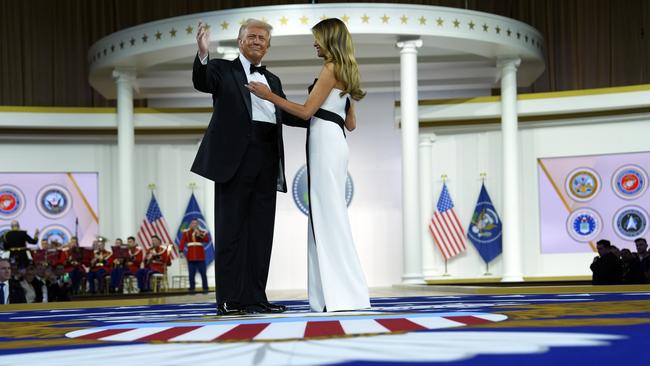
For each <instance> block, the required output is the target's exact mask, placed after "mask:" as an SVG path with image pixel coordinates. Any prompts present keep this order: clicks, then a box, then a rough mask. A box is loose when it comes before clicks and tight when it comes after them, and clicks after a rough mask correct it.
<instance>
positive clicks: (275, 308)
mask: <svg viewBox="0 0 650 366" xmlns="http://www.w3.org/2000/svg"><path fill="white" fill-rule="evenodd" d="M257 306H259V307H261V308H262V309H263V310H264V311H263V312H264V313H273V314H277V313H284V312H285V311H287V307H286V306H284V305H278V304H271V303H270V302H268V301H266V302H261V303H259V304H257Z"/></svg>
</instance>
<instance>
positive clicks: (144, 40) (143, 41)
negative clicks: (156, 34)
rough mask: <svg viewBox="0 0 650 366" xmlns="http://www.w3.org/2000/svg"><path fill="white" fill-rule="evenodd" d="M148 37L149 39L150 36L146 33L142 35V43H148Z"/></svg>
mask: <svg viewBox="0 0 650 366" xmlns="http://www.w3.org/2000/svg"><path fill="white" fill-rule="evenodd" d="M147 39H149V37H147V35H146V34H145V35H144V36H142V43H147Z"/></svg>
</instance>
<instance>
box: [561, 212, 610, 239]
mask: <svg viewBox="0 0 650 366" xmlns="http://www.w3.org/2000/svg"><path fill="white" fill-rule="evenodd" d="M566 226H567V232H568V233H569V235H570V236H571V237H572V238H573V239H574V240H576V241H579V242H581V243H587V242H590V241H592V240H594V239H595V238H596V237H598V235H599V234H600V232H601V231H602V229H603V220H602V219H601V218H600V215H599V214H598V213H597V212H596V211H594V210H592V209H589V208H579V209H577V210H575V211H573V212H572V213H571V214H570V215H569V218H568V219H567V222H566Z"/></svg>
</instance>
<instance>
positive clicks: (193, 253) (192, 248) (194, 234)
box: [180, 219, 210, 293]
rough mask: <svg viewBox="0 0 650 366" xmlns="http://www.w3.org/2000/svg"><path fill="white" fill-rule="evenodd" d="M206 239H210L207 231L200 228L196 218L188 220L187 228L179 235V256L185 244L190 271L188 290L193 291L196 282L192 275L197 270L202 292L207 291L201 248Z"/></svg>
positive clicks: (203, 257)
mask: <svg viewBox="0 0 650 366" xmlns="http://www.w3.org/2000/svg"><path fill="white" fill-rule="evenodd" d="M208 241H210V238H209V237H208V232H207V231H205V230H201V228H200V227H199V220H197V219H193V220H192V221H190V226H189V227H188V228H187V230H185V231H183V236H181V242H180V251H181V256H182V255H183V254H184V253H185V247H186V246H187V254H186V255H185V257H186V258H187V268H188V269H189V272H190V292H194V291H195V287H196V282H195V280H194V277H195V276H196V271H197V270H198V271H199V274H200V275H201V285H202V287H203V293H207V292H208V276H207V275H206V272H205V249H204V248H203V243H207V242H208Z"/></svg>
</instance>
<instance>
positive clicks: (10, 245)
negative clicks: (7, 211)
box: [2, 220, 38, 269]
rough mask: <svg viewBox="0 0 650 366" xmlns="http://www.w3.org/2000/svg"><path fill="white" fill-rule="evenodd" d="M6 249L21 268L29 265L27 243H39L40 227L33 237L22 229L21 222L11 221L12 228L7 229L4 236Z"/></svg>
mask: <svg viewBox="0 0 650 366" xmlns="http://www.w3.org/2000/svg"><path fill="white" fill-rule="evenodd" d="M2 242H3V243H4V249H5V250H8V251H9V255H10V258H11V260H12V261H14V263H16V266H18V268H19V269H23V268H25V267H27V266H28V265H29V264H30V263H29V262H30V260H29V257H28V256H27V243H30V244H36V243H38V229H36V232H35V233H34V237H33V238H32V237H31V236H29V235H28V234H27V232H26V231H25V230H20V223H18V221H16V220H13V221H12V222H11V230H9V231H7V232H6V233H5V234H4V235H3V238H2Z"/></svg>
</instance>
